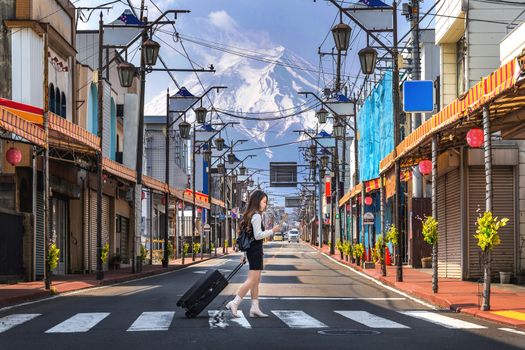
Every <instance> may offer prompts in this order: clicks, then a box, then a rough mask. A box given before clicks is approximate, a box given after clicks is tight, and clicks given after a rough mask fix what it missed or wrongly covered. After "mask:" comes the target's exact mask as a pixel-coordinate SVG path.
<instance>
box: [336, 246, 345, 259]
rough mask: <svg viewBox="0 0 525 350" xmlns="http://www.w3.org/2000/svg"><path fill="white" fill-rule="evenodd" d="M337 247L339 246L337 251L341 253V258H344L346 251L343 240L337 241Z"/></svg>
mask: <svg viewBox="0 0 525 350" xmlns="http://www.w3.org/2000/svg"><path fill="white" fill-rule="evenodd" d="M335 247H336V248H337V251H338V252H339V255H340V256H341V260H343V253H344V248H343V241H337V243H336V244H335Z"/></svg>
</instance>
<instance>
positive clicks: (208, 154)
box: [202, 149, 211, 164]
mask: <svg viewBox="0 0 525 350" xmlns="http://www.w3.org/2000/svg"><path fill="white" fill-rule="evenodd" d="M202 157H203V158H204V161H205V162H206V163H208V164H209V163H210V162H211V150H209V149H205V150H204V151H202Z"/></svg>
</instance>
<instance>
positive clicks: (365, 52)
mask: <svg viewBox="0 0 525 350" xmlns="http://www.w3.org/2000/svg"><path fill="white" fill-rule="evenodd" d="M358 55H359V62H360V63H361V70H362V71H363V74H366V75H370V74H372V73H374V71H375V69H376V59H377V51H376V49H374V48H372V47H370V46H369V47H365V48H364V49H361V50H360V51H359V53H358Z"/></svg>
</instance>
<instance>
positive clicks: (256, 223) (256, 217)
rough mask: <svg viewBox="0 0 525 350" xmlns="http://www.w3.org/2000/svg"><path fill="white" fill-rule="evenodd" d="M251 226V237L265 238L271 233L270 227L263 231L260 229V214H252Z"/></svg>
mask: <svg viewBox="0 0 525 350" xmlns="http://www.w3.org/2000/svg"><path fill="white" fill-rule="evenodd" d="M252 227H253V237H254V238H255V239H257V240H261V239H265V238H266V237H270V236H271V235H273V231H272V230H271V229H269V230H266V231H263V230H262V217H261V214H257V213H256V214H253V216H252Z"/></svg>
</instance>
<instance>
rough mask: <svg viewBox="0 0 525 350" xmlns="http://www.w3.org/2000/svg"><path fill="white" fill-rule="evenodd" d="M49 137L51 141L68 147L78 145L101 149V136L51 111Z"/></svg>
mask: <svg viewBox="0 0 525 350" xmlns="http://www.w3.org/2000/svg"><path fill="white" fill-rule="evenodd" d="M48 115H49V139H50V143H53V144H56V145H59V146H63V147H68V145H78V144H81V145H83V146H86V147H89V148H90V149H92V150H94V151H100V138H99V137H98V136H96V135H94V134H92V133H90V132H89V131H87V130H86V129H84V128H82V127H80V126H78V125H77V124H75V123H72V122H70V121H69V120H67V119H65V118H62V117H60V116H58V115H56V114H54V113H51V112H50V113H49V114H48Z"/></svg>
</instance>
